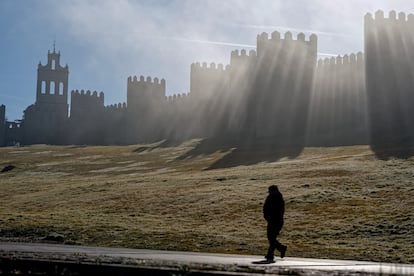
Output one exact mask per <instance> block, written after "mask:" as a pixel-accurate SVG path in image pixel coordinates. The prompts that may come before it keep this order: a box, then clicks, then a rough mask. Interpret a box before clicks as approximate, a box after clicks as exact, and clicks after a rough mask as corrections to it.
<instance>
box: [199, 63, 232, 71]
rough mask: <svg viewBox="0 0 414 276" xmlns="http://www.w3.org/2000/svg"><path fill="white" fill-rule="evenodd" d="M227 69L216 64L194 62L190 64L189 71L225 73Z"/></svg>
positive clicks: (220, 64)
mask: <svg viewBox="0 0 414 276" xmlns="http://www.w3.org/2000/svg"><path fill="white" fill-rule="evenodd" d="M227 69H229V68H228V66H224V65H223V64H222V63H219V64H216V63H214V62H211V63H210V64H208V63H207V62H203V63H200V62H195V63H192V64H191V70H209V71H213V70H214V71H225V70H227Z"/></svg>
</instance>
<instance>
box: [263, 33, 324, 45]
mask: <svg viewBox="0 0 414 276" xmlns="http://www.w3.org/2000/svg"><path fill="white" fill-rule="evenodd" d="M317 40H318V38H317V36H316V35H315V34H311V35H310V36H309V40H306V36H305V34H304V33H299V34H298V35H297V36H296V40H295V39H294V38H293V35H292V33H291V32H289V31H288V32H286V33H285V34H284V37H283V39H282V38H281V34H280V33H279V32H278V31H274V32H273V33H272V34H271V35H270V37H269V34H268V33H266V32H263V33H261V34H259V35H257V43H263V42H290V41H298V42H307V43H308V44H311V45H315V46H316V43H317Z"/></svg>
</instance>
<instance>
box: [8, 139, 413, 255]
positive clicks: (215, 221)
mask: <svg viewBox="0 0 414 276" xmlns="http://www.w3.org/2000/svg"><path fill="white" fill-rule="evenodd" d="M199 143H200V141H198V140H192V141H188V142H186V143H183V144H180V145H170V146H162V145H161V144H153V145H134V146H119V147H115V146H111V147H75V146H45V145H36V146H30V147H7V148H0V166H2V167H4V166H6V165H14V166H15V167H16V168H15V169H13V170H11V171H8V172H4V173H1V174H0V239H1V240H6V241H48V240H49V241H50V240H57V241H59V242H63V243H68V244H82V245H98V246H114V247H131V248H151V249H166V250H186V251H204V252H222V253H240V254H259V255H263V254H264V253H265V251H266V248H267V241H266V236H265V235H266V233H265V221H264V220H263V218H262V211H261V210H262V204H263V201H264V199H265V197H266V195H267V187H268V186H269V185H270V184H278V186H279V188H280V190H281V191H282V193H283V194H284V197H285V201H286V214H285V226H284V229H283V230H282V233H281V236H280V240H281V241H282V242H283V243H286V244H287V245H288V252H287V256H294V257H313V258H341V259H357V260H372V261H384V262H402V263H414V232H413V229H414V212H413V211H414V184H413V183H414V180H413V179H414V159H413V158H409V159H404V160H400V159H390V160H387V161H383V160H378V159H377V158H376V157H375V155H374V154H373V152H372V151H371V150H370V148H369V146H352V147H336V148H305V149H304V150H303V151H302V152H301V153H300V154H299V155H298V156H296V157H295V158H282V157H280V158H278V160H272V161H269V160H268V159H264V160H263V161H267V162H259V161H260V160H258V161H257V162H258V163H256V164H249V165H239V166H236V165H234V166H228V167H227V168H226V167H225V166H222V167H219V168H215V169H207V168H212V167H214V166H212V165H213V164H220V160H225V159H226V157H228V156H229V155H230V154H231V153H232V152H234V149H231V148H228V149H226V150H221V151H220V150H216V151H214V150H211V151H209V152H207V151H204V152H198V153H197V154H188V153H189V152H195V151H194V149H195V148H197V145H199ZM248 156H249V155H248V154H245V155H244V158H248ZM281 156H282V155H281ZM246 164H248V162H246ZM0 169H1V168H0Z"/></svg>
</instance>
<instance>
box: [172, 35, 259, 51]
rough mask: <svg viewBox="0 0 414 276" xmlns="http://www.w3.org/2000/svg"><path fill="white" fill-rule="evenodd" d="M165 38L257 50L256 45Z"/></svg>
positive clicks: (173, 38)
mask: <svg viewBox="0 0 414 276" xmlns="http://www.w3.org/2000/svg"><path fill="white" fill-rule="evenodd" d="M165 38H166V39H172V40H177V41H185V42H193V43H199V44H210V45H218V46H232V47H245V48H256V45H250V44H241V43H233V42H223V41H211V40H202V39H191V38H180V37H165Z"/></svg>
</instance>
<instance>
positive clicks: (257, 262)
mask: <svg viewBox="0 0 414 276" xmlns="http://www.w3.org/2000/svg"><path fill="white" fill-rule="evenodd" d="M274 263H276V262H275V261H272V260H260V261H254V262H252V264H274Z"/></svg>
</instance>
